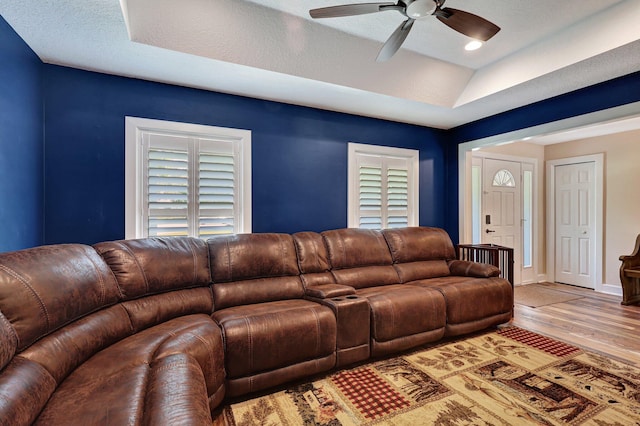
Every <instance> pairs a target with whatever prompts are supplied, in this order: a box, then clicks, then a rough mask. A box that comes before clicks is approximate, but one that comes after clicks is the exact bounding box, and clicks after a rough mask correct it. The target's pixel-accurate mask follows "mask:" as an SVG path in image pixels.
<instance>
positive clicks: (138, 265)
mask: <svg viewBox="0 0 640 426" xmlns="http://www.w3.org/2000/svg"><path fill="white" fill-rule="evenodd" d="M118 245H119V246H120V247H121V248H122V249H123V250H124V251H126V252H128V253H129V254H130V255H131V257H132V258H133V261H134V262H136V266H137V267H138V270H139V271H140V274H141V275H142V279H143V281H144V287H145V294H149V280H148V279H147V274H145V272H144V268H143V267H142V265H141V264H140V261H139V260H138V257H137V256H136V254H135V253H134V252H133V250H131V248H130V247H129V246H127V245H125V244H123V243H118ZM123 297H124V296H123Z"/></svg>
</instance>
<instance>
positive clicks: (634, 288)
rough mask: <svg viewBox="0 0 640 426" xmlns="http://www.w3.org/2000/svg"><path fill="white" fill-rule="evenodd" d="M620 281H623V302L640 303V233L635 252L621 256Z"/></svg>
mask: <svg viewBox="0 0 640 426" xmlns="http://www.w3.org/2000/svg"><path fill="white" fill-rule="evenodd" d="M620 260H621V261H622V265H621V266H620V282H621V283H622V304H623V305H634V304H636V303H640V235H638V236H637V237H636V246H635V248H634V249H633V253H632V254H630V255H628V256H620Z"/></svg>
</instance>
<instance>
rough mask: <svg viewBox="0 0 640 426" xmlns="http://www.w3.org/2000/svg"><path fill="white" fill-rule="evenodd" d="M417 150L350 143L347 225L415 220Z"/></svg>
mask: <svg viewBox="0 0 640 426" xmlns="http://www.w3.org/2000/svg"><path fill="white" fill-rule="evenodd" d="M417 163H418V152H417V151H415V150H407V149H400V148H389V147H379V146H372V145H362V144H353V143H352V144H349V226H350V227H358V228H366V229H383V228H401V227H406V226H416V225H417V224H418V220H417V218H418V210H417V208H418V205H417V200H418V195H417V194H418V178H417V176H418V175H417V174H418V170H417V167H418V166H417Z"/></svg>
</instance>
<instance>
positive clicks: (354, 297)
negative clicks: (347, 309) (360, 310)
mask: <svg viewBox="0 0 640 426" xmlns="http://www.w3.org/2000/svg"><path fill="white" fill-rule="evenodd" d="M357 298H358V296H347V299H357Z"/></svg>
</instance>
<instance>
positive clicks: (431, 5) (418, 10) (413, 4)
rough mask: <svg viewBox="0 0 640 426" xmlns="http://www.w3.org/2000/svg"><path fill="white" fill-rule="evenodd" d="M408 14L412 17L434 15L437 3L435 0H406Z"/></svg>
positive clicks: (418, 17)
mask: <svg viewBox="0 0 640 426" xmlns="http://www.w3.org/2000/svg"><path fill="white" fill-rule="evenodd" d="M404 3H405V4H406V5H407V7H406V12H405V13H406V15H407V17H409V18H412V19H420V18H424V17H426V16H431V15H433V12H435V11H436V7H437V4H436V2H435V1H434V0H405V1H404Z"/></svg>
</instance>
